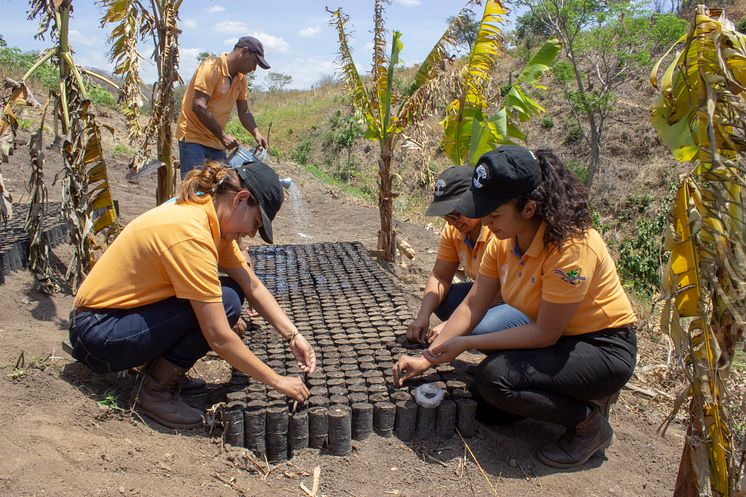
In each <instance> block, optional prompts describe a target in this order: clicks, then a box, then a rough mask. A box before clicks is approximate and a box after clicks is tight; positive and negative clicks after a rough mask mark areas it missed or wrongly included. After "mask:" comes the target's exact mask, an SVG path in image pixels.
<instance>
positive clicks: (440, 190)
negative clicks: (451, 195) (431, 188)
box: [435, 179, 446, 197]
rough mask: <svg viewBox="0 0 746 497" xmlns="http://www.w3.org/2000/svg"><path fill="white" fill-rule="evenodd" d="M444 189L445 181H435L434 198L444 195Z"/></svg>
mask: <svg viewBox="0 0 746 497" xmlns="http://www.w3.org/2000/svg"><path fill="white" fill-rule="evenodd" d="M445 188H446V182H445V181H443V180H442V179H439V180H438V181H436V182H435V196H436V197H440V196H441V195H443V194H444V193H445Z"/></svg>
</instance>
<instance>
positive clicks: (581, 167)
mask: <svg viewBox="0 0 746 497" xmlns="http://www.w3.org/2000/svg"><path fill="white" fill-rule="evenodd" d="M565 167H566V168H567V169H568V171H570V172H571V173H573V174H574V175H575V177H576V178H578V180H579V181H580V182H581V183H583V184H584V185H585V184H586V183H587V182H588V166H586V165H585V164H583V163H582V162H580V161H579V160H575V159H572V160H569V161H567V164H565Z"/></svg>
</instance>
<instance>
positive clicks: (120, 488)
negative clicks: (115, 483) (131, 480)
mask: <svg viewBox="0 0 746 497" xmlns="http://www.w3.org/2000/svg"><path fill="white" fill-rule="evenodd" d="M117 490H118V491H119V493H120V494H122V495H124V487H123V486H122V485H119V488H118V489H117Z"/></svg>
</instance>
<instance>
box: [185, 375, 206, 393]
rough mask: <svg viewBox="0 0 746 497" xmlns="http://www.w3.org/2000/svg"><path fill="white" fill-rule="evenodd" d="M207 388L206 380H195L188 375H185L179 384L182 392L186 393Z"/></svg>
mask: <svg viewBox="0 0 746 497" xmlns="http://www.w3.org/2000/svg"><path fill="white" fill-rule="evenodd" d="M206 386H207V382H206V381H205V380H203V379H202V378H194V377H192V376H189V375H188V374H184V377H183V378H182V379H181V381H180V384H179V387H180V388H181V391H182V392H184V393H186V392H194V391H196V390H202V389H203V388H205V387H206Z"/></svg>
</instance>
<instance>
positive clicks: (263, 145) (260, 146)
mask: <svg viewBox="0 0 746 497" xmlns="http://www.w3.org/2000/svg"><path fill="white" fill-rule="evenodd" d="M254 139H255V140H256V144H257V149H256V151H257V152H261V151H262V150H269V144H268V143H267V140H266V138H264V135H262V133H261V132H260V131H259V128H256V129H254Z"/></svg>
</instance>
